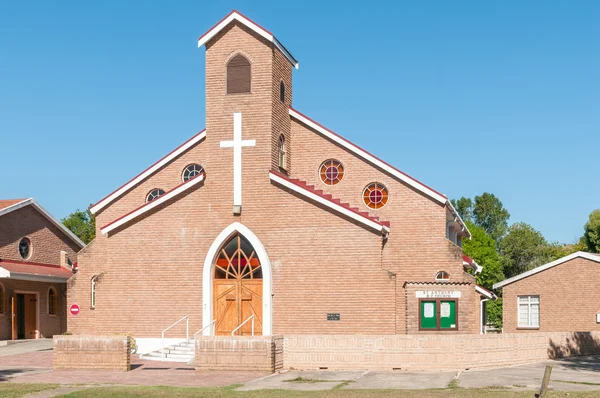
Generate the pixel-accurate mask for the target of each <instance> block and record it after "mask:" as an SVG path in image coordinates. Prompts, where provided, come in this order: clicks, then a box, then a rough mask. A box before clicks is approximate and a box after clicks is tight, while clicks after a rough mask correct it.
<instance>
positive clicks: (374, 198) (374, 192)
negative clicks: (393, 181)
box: [363, 182, 389, 209]
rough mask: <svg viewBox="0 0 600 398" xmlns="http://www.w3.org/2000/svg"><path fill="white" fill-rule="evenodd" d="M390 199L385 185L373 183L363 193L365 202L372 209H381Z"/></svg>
mask: <svg viewBox="0 0 600 398" xmlns="http://www.w3.org/2000/svg"><path fill="white" fill-rule="evenodd" d="M388 198H389V195H388V190H387V188H386V187H385V185H383V184H380V183H378V182H373V183H371V184H369V185H367V187H366V188H365V190H364V191H363V201H364V202H365V205H367V206H368V207H370V208H371V209H380V208H382V207H383V206H385V204H386V203H387V201H388Z"/></svg>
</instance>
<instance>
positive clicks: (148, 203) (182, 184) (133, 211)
mask: <svg viewBox="0 0 600 398" xmlns="http://www.w3.org/2000/svg"><path fill="white" fill-rule="evenodd" d="M196 178H204V173H200V174H198V175H196V176H194V177H192V178H190V179H189V180H187V181H185V182H182V183H181V184H179V185H177V186H176V187H175V188H173V189H170V190H168V191H167V192H165V193H164V194H162V195H160V196H159V197H162V196H165V195H168V194H169V193H171V192H173V191H174V190H176V189H177V188H179V187H182V186H184V185H186V184H191V182H192V181H194V180H195V179H196ZM156 199H158V198H156ZM156 199H155V200H156ZM151 204H152V201H150V202H146V203H144V204H143V205H141V206H140V207H136V208H135V209H133V210H131V211H130V212H129V213H127V214H123V215H122V216H121V217H119V218H117V219H116V220H113V221H111V222H109V223H108V224H106V225H105V226H103V227H101V228H100V230H103V229H105V228H106V227H108V226H110V225H113V224H114V223H116V222H117V221H119V220H121V219H123V218H125V217H127V216H128V215H130V214H132V213H135V212H136V211H138V210H140V209H143V208H144V207H146V206H150V205H151Z"/></svg>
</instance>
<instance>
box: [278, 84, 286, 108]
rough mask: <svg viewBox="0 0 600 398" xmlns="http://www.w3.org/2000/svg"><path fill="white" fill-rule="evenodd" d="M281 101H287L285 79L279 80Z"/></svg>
mask: <svg viewBox="0 0 600 398" xmlns="http://www.w3.org/2000/svg"><path fill="white" fill-rule="evenodd" d="M279 101H281V102H284V103H285V83H284V82H283V80H282V81H281V82H279Z"/></svg>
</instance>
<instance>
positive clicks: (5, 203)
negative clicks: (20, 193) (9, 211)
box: [0, 199, 25, 210]
mask: <svg viewBox="0 0 600 398" xmlns="http://www.w3.org/2000/svg"><path fill="white" fill-rule="evenodd" d="M24 200H25V199H4V200H0V210H2V209H6V208H7V207H10V206H12V205H16V204H17V203H21V202H22V201H24Z"/></svg>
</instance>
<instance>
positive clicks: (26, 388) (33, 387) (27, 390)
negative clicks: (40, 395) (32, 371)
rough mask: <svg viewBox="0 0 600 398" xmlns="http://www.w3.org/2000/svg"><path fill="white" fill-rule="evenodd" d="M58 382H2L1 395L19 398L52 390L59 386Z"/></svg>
mask: <svg viewBox="0 0 600 398" xmlns="http://www.w3.org/2000/svg"><path fill="white" fill-rule="evenodd" d="M57 387H58V384H17V383H0V397H2V398H17V397H23V396H25V395H27V394H33V393H36V392H40V391H44V390H51V389H54V388H57Z"/></svg>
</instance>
